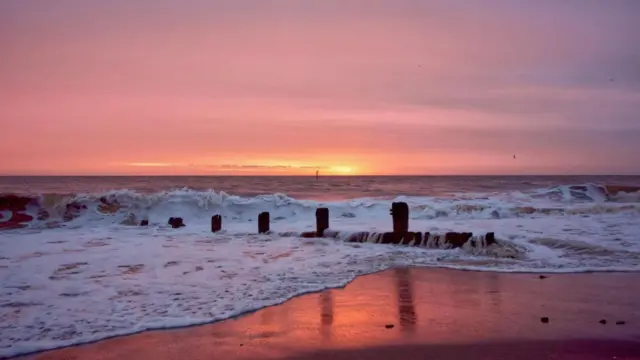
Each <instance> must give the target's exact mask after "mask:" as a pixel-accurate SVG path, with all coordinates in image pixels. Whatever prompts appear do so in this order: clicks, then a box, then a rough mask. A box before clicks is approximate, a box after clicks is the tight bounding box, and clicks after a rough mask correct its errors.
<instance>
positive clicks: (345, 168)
mask: <svg viewBox="0 0 640 360" xmlns="http://www.w3.org/2000/svg"><path fill="white" fill-rule="evenodd" d="M111 166H112V168H113V171H116V172H118V171H119V170H121V169H123V168H124V169H127V172H130V171H131V169H139V170H140V172H141V173H147V172H153V173H158V174H160V173H166V172H170V173H174V174H175V173H180V174H185V175H187V174H189V175H191V174H193V175H200V174H201V175H206V174H209V175H217V174H220V175H228V174H238V175H267V176H268V175H310V176H312V175H315V173H316V171H317V172H318V173H319V174H320V175H344V176H346V175H358V173H359V172H358V171H357V168H356V167H354V166H353V165H342V164H341V165H333V164H326V163H315V164H314V163H299V162H287V161H248V162H246V161H245V162H228V163H218V164H212V163H207V162H195V163H174V162H170V161H134V162H121V163H112V164H111ZM135 172H136V173H137V172H138V171H135Z"/></svg>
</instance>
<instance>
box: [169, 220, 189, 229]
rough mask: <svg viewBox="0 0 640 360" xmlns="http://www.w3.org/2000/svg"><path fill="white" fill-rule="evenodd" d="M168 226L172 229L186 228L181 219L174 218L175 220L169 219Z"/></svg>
mask: <svg viewBox="0 0 640 360" xmlns="http://www.w3.org/2000/svg"><path fill="white" fill-rule="evenodd" d="M169 225H171V227H172V228H174V229H177V228H181V227H183V226H186V225H185V224H184V222H183V220H182V218H181V217H175V218H174V217H171V218H169Z"/></svg>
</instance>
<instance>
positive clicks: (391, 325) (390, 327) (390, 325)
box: [384, 324, 395, 329]
mask: <svg viewBox="0 0 640 360" xmlns="http://www.w3.org/2000/svg"><path fill="white" fill-rule="evenodd" d="M394 326H395V325H393V324H387V325H385V326H384V327H385V328H387V329H393V327H394Z"/></svg>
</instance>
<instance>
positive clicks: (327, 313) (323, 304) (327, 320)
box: [319, 290, 333, 340]
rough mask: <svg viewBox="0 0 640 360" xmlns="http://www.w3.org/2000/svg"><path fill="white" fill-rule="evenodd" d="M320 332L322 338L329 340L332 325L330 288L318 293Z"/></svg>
mask: <svg viewBox="0 0 640 360" xmlns="http://www.w3.org/2000/svg"><path fill="white" fill-rule="evenodd" d="M319 299H320V334H321V336H322V340H331V327H332V326H333V295H332V292H331V290H329V291H325V292H322V293H320V296H319Z"/></svg>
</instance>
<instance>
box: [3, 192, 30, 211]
mask: <svg viewBox="0 0 640 360" xmlns="http://www.w3.org/2000/svg"><path fill="white" fill-rule="evenodd" d="M36 201H37V200H35V199H33V198H30V197H26V196H18V195H0V211H2V210H10V211H23V210H26V209H27V205H29V204H31V203H34V202H36Z"/></svg>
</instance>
